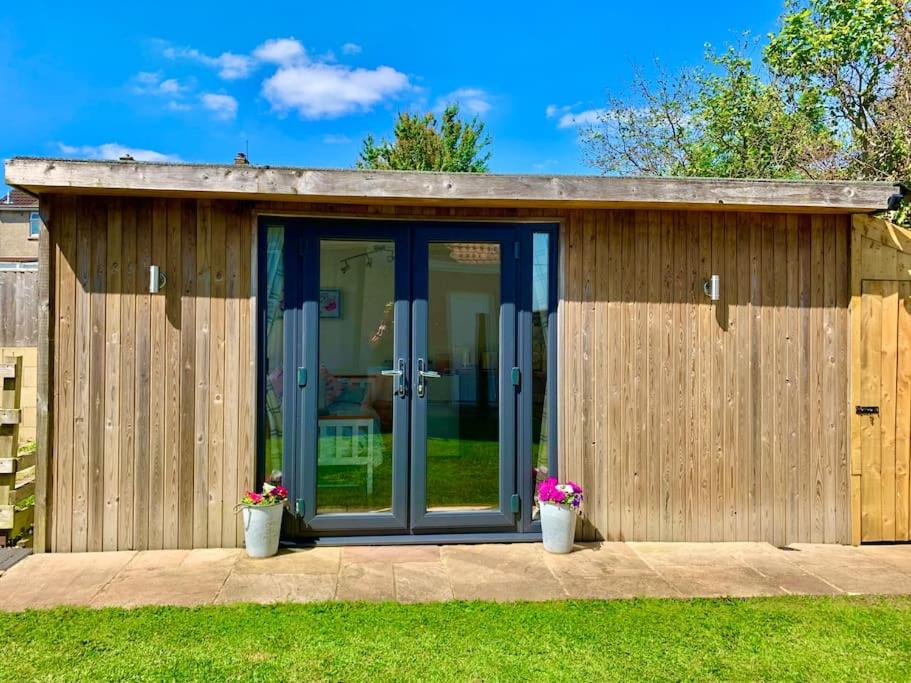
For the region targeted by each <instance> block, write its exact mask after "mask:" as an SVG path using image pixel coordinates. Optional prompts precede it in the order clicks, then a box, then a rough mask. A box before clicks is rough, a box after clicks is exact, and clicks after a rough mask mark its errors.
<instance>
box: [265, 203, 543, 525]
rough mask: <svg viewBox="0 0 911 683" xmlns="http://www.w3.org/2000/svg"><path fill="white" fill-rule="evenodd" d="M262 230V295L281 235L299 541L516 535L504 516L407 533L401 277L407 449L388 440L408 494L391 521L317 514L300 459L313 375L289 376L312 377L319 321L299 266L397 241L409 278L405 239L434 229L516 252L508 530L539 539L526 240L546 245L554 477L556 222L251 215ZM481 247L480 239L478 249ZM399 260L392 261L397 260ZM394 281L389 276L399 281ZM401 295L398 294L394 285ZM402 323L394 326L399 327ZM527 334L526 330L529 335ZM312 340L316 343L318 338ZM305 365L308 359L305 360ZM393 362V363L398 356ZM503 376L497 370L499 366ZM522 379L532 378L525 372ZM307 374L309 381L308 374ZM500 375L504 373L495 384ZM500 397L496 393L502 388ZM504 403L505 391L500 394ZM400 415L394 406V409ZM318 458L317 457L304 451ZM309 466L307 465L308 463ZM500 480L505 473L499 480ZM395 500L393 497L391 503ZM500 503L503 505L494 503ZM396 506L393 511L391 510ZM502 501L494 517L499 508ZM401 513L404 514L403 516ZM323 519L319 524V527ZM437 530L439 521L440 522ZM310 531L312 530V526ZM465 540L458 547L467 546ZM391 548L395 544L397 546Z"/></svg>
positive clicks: (288, 434)
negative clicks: (329, 244)
mask: <svg viewBox="0 0 911 683" xmlns="http://www.w3.org/2000/svg"><path fill="white" fill-rule="evenodd" d="M258 222H259V228H260V230H259V233H260V236H259V240H260V248H259V249H258V250H257V251H258V255H259V256H258V270H259V273H260V275H259V278H260V287H261V288H262V289H261V291H262V292H265V291H266V281H265V277H266V265H265V255H266V249H265V234H266V228H267V227H268V226H270V225H271V226H274V225H276V224H281V225H282V226H283V227H284V228H285V239H284V244H285V246H284V250H285V263H286V267H285V310H284V316H283V317H284V344H285V345H284V351H283V356H284V360H283V365H284V367H285V369H286V371H285V372H284V374H283V376H284V382H283V395H284V399H283V403H284V411H283V413H284V427H283V433H284V439H283V447H284V448H283V472H284V481H285V482H286V485H288V486H289V488H290V489H291V496H292V499H294V503H295V504H293V505H292V510H293V511H294V512H295V513H297V515H298V516H299V517H300V518H301V520H302V521H304V522H307V525H306V526H305V527H302V528H300V529H299V532H300V533H302V534H303V535H304V536H305V537H306V536H312V537H316V538H317V539H319V538H324V539H331V538H333V537H335V538H341V537H344V536H352V537H354V536H357V537H358V538H365V536H363V534H371V533H376V534H381V535H382V536H377V537H376V538H387V539H391V541H390V542H414V541H408V540H407V539H414V538H420V537H421V536H425V537H427V538H436V539H444V540H445V539H450V540H456V539H458V538H460V537H461V536H460V535H459V534H460V532H463V531H464V532H468V534H470V537H471V538H482V537H483V538H488V537H489V538H494V537H497V534H500V535H502V536H503V537H504V538H506V537H507V536H509V537H510V538H512V537H513V536H516V534H515V533H510V532H509V529H506V530H505V531H504V527H503V526H500V523H502V522H504V520H503V518H502V516H499V518H497V519H494V520H493V521H494V526H491V527H485V528H475V527H471V528H467V529H466V528H463V527H462V526H461V525H460V524H458V520H454V521H455V522H457V525H456V526H450V527H442V526H440V527H436V526H433V527H427V528H426V529H413V528H412V527H411V524H410V516H411V504H412V501H413V496H411V495H409V494H410V481H411V463H410V459H411V452H410V451H411V448H410V446H411V429H410V419H411V409H410V400H411V396H412V393H413V378H412V377H411V375H410V370H411V367H412V365H411V363H412V362H413V358H412V355H413V354H412V353H411V348H410V344H411V331H410V329H409V327H410V324H411V315H412V310H411V308H412V295H411V282H412V275H411V273H410V272H408V273H407V274H406V276H405V279H404V282H405V283H406V284H405V285H404V291H403V293H402V294H401V297H400V295H399V292H398V291H397V293H396V302H395V316H396V326H395V327H396V335H397V336H396V341H395V346H396V351H397V353H398V351H399V349H400V341H399V338H398V334H399V332H401V333H402V334H403V336H404V337H405V338H406V339H407V344H408V345H409V347H408V349H407V351H406V356H405V357H406V358H407V359H408V368H407V369H408V371H409V375H408V377H407V378H406V380H407V381H406V387H407V396H406V397H403V400H404V401H405V403H406V404H409V405H408V406H406V407H405V408H404V409H403V410H401V411H400V412H402V413H404V414H405V418H404V419H405V421H406V426H405V427H404V429H400V432H401V434H397V437H398V436H401V437H402V438H404V439H405V440H406V445H405V447H404V448H402V447H399V446H398V444H399V440H398V438H397V439H396V440H395V443H396V449H395V450H396V452H398V453H400V454H404V455H403V456H402V457H404V458H405V464H404V466H400V467H398V468H396V469H395V470H394V482H393V487H394V489H396V490H398V488H396V487H404V490H405V494H404V495H403V496H400V497H399V498H398V499H394V504H393V507H394V510H395V511H394V512H393V513H391V514H385V513H333V514H331V515H319V516H318V515H316V514H315V511H316V505H315V502H316V487H315V481H316V477H315V474H316V472H315V467H316V458H315V457H313V458H309V459H308V458H305V457H303V456H304V455H305V453H304V447H305V444H310V443H313V444H314V445H313V448H315V441H314V439H315V434H316V432H317V426H316V420H315V419H314V420H312V422H313V424H312V425H308V420H306V419H304V417H305V415H306V414H308V413H309V414H312V415H314V416H315V415H316V412H317V411H316V405H317V387H316V385H317V382H316V377H318V374H317V375H311V378H313V381H310V382H308V384H310V389H309V392H308V390H307V389H308V388H307V387H303V388H301V387H299V386H298V384H297V378H296V373H295V372H294V370H295V369H296V368H298V367H304V363H305V361H306V363H307V364H308V365H307V367H308V369H309V368H315V369H316V372H317V373H318V362H319V359H318V343H317V344H313V343H311V344H309V345H308V344H305V343H304V342H305V339H306V337H305V336H304V335H305V333H306V334H316V335H318V329H319V328H318V325H319V317H318V316H319V313H318V306H317V302H316V301H315V300H306V299H305V297H304V288H305V282H304V280H306V279H307V278H312V280H311V282H310V283H309V284H306V286H308V287H310V289H313V287H314V285H313V283H314V282H315V283H316V284H315V287H316V289H317V290H318V282H319V274H318V272H317V271H316V269H310V270H311V272H307V273H305V272H303V271H304V270H305V269H304V268H301V266H302V265H304V263H305V261H304V259H305V258H307V255H306V254H307V253H314V252H315V249H314V247H315V246H318V240H319V239H320V237H323V238H327V239H332V238H349V239H370V238H372V237H376V238H377V239H386V238H388V237H387V236H390V235H395V236H396V237H395V239H397V240H401V241H402V242H401V244H402V245H403V246H401V247H399V244H400V242H398V241H397V243H396V244H397V247H396V248H397V249H399V248H401V249H402V251H401V252H400V253H401V254H402V257H401V258H397V259H396V260H397V262H401V263H402V264H403V266H404V267H405V268H406V269H410V268H411V263H412V260H413V256H412V255H413V252H414V249H413V248H412V237H413V235H415V234H416V233H417V231H418V230H420V229H422V228H437V229H440V230H444V231H449V230H456V231H457V232H458V239H459V240H461V241H466V240H470V239H471V236H472V233H474V234H475V235H478V234H480V233H478V232H476V231H477V230H481V231H484V230H490V229H494V230H499V231H503V232H504V233H512V234H513V235H514V236H515V237H514V238H515V243H516V244H517V245H519V246H517V247H516V248H517V250H518V251H517V252H516V254H517V260H516V261H515V263H514V264H513V265H514V267H515V272H514V275H515V277H514V278H513V279H512V282H513V283H514V286H515V288H516V289H515V296H514V297H513V304H514V317H515V321H516V325H515V326H514V329H515V330H516V334H515V344H516V349H515V361H514V363H515V364H516V365H517V366H518V367H520V368H521V373H522V374H521V377H522V381H521V386H520V387H519V388H518V390H517V400H516V409H515V412H514V414H513V419H514V423H513V427H512V430H511V433H512V434H513V435H514V437H513V438H514V442H515V447H514V448H515V450H514V458H513V467H512V469H513V472H514V477H513V481H514V482H515V484H514V490H515V491H516V492H517V493H518V495H519V496H520V504H521V510H520V513H519V514H518V515H513V516H512V517H511V519H510V523H509V527H510V529H516V528H517V529H518V534H519V535H520V536H521V535H522V534H530V535H532V536H535V535H539V534H540V523H539V522H537V521H535V520H532V518H531V509H532V502H533V494H534V491H533V482H532V479H531V476H530V472H531V464H532V463H531V449H530V444H531V435H532V431H531V430H532V426H531V416H532V412H531V409H532V396H531V382H530V381H529V380H530V368H531V360H530V355H531V327H530V324H531V285H532V240H533V234H534V233H537V232H544V233H548V234H549V236H550V243H549V246H550V262H549V272H550V279H549V284H548V286H549V314H548V325H549V330H548V334H549V336H548V363H547V365H548V378H549V383H550V387H549V393H548V398H547V400H548V409H549V419H548V425H549V426H548V430H549V432H548V441H549V446H548V453H549V466H550V472H551V473H552V474H553V475H554V476H556V475H557V410H556V409H557V391H556V386H557V343H558V340H557V325H556V322H557V300H558V286H559V278H558V275H557V272H558V271H557V269H558V263H559V248H560V245H559V233H560V229H559V221H556V220H546V221H545V220H541V221H538V220H531V221H511V220H509V219H505V220H499V219H493V220H490V221H461V220H453V219H445V218H443V219H433V218H430V219H420V218H417V219H415V218H407V219H394V220H387V219H377V218H369V217H344V216H338V217H324V216H306V215H292V216H289V215H273V214H269V213H263V214H260V215H259V216H258ZM480 241H483V240H480ZM397 256H398V255H397ZM397 268H398V265H397ZM398 278H399V275H398V274H397V275H396V279H397V280H398ZM397 290H398V285H397ZM264 315H265V307H264V306H260V307H259V318H260V320H259V322H258V326H259V328H260V332H259V336H258V338H259V340H260V341H259V342H258V344H260V346H261V348H260V352H259V353H258V356H259V361H258V362H259V364H260V368H262V367H263V363H264V362H265V361H264V357H263V355H262V350H263V348H264V346H265V345H264V344H263V342H262V339H263V337H262V334H264V332H263V330H264ZM399 321H401V324H400V323H399ZM526 328H527V329H526ZM315 338H316V339H317V340H318V336H316V337H315ZM305 356H306V358H305ZM397 357H398V356H397ZM501 367H503V364H502V363H501ZM526 370H528V371H529V372H526ZM308 374H310V373H308ZM502 374H504V373H502V372H501V375H502ZM259 378H260V379H258V381H257V384H258V389H257V392H258V394H257V400H258V402H259V404H260V405H263V404H264V395H263V388H262V385H263V382H262V381H261V378H262V374H260V375H259ZM501 389H502V387H501ZM501 395H503V394H502V391H501ZM398 407H399V406H396V408H398ZM263 423H264V421H261V420H258V430H259V438H258V440H257V441H258V446H257V448H258V458H257V479H258V480H259V481H263V480H264V479H265V472H264V471H263V468H262V463H263V462H264V450H265V433H264V432H263V431H262V429H263V428H262V425H263ZM312 452H315V451H311V453H312ZM308 460H309V461H312V462H308ZM501 474H502V472H501ZM394 495H395V494H394ZM501 498H502V496H501ZM396 501H397V502H398V505H396ZM503 502H504V501H502V500H501V501H500V506H501V510H503V509H507V508H504V507H503ZM399 506H404V509H403V510H402V511H401V512H400V508H399ZM317 517H320V519H317ZM441 521H444V520H441ZM314 522H315V524H313V523H314ZM468 537H469V535H466V536H465V538H468ZM395 539H400V540H399V541H396V540H395Z"/></svg>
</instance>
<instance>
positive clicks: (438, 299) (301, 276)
mask: <svg viewBox="0 0 911 683" xmlns="http://www.w3.org/2000/svg"><path fill="white" fill-rule="evenodd" d="M293 235H294V238H293V239H292V240H286V252H285V259H286V263H293V264H294V265H295V266H297V267H286V273H287V275H286V277H287V285H286V287H287V289H286V297H288V299H289V300H288V301H287V302H285V304H286V305H285V309H286V313H287V317H286V321H285V330H286V332H285V337H284V345H285V350H284V355H285V358H286V359H293V366H292V367H293V368H294V369H295V370H296V371H295V372H293V373H291V372H288V371H286V373H285V375H284V387H285V393H286V399H285V411H284V425H285V427H284V445H283V448H284V450H283V452H284V457H283V463H284V467H283V469H284V471H285V481H287V482H289V483H291V485H292V493H293V496H294V498H295V499H296V501H297V511H298V513H299V515H300V516H301V517H302V520H303V522H304V523H305V526H306V528H307V529H309V530H312V531H313V532H318V533H326V534H340V535H341V534H358V535H360V534H369V533H431V532H459V531H476V530H490V531H510V530H515V529H516V528H517V525H518V521H517V520H518V516H517V514H516V513H517V512H518V507H517V505H518V498H517V488H518V487H517V472H516V409H517V403H518V394H517V387H518V367H517V343H516V315H517V313H516V299H517V296H516V289H517V260H518V256H519V247H518V244H519V242H518V232H517V230H516V229H515V228H512V227H503V226H496V225H491V226H486V225H483V224H411V223H404V222H403V223H392V222H379V221H341V220H335V219H307V220H306V221H304V220H301V221H300V229H299V230H295V231H294V232H293ZM289 245H290V246H289Z"/></svg>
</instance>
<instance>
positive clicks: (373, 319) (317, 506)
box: [301, 221, 410, 531]
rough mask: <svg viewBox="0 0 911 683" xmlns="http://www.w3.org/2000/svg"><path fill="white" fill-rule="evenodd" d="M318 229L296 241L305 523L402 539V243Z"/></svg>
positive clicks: (382, 233)
mask: <svg viewBox="0 0 911 683" xmlns="http://www.w3.org/2000/svg"><path fill="white" fill-rule="evenodd" d="M316 227H317V229H316V230H312V231H311V232H308V233H307V234H306V235H305V236H304V237H302V239H303V240H304V242H305V244H304V245H303V248H302V253H303V254H304V259H303V264H304V268H302V271H303V272H304V275H303V277H304V279H305V286H304V288H305V290H306V294H305V297H304V299H305V301H306V302H307V304H305V306H304V309H305V312H304V318H305V322H304V326H303V327H304V329H303V334H302V339H303V344H302V346H303V348H304V349H305V351H304V354H303V355H304V359H303V363H302V368H304V370H305V375H306V390H305V391H306V395H307V398H306V400H305V401H304V405H305V407H304V410H303V411H302V415H301V420H302V424H303V433H304V437H303V439H302V444H303V447H302V453H301V456H302V458H303V460H304V462H305V467H304V468H303V479H302V481H301V489H302V490H304V491H306V496H305V498H306V501H305V503H306V504H305V514H304V518H305V520H306V521H307V523H308V525H309V526H310V527H311V528H313V529H323V530H337V531H357V530H365V531H367V530H379V529H401V530H404V529H405V528H407V495H408V492H407V482H408V397H407V387H406V385H405V380H406V377H405V372H406V370H407V368H406V364H407V360H408V346H409V343H410V339H409V336H410V335H409V314H410V311H409V302H408V267H409V263H408V258H407V256H408V253H409V252H408V247H407V235H406V234H404V232H403V231H398V230H395V229H394V228H377V229H376V230H369V231H368V230H365V229H364V228H363V227H362V226H361V227H360V229H358V228H357V227H354V226H352V228H351V229H349V230H345V228H344V226H339V225H338V224H337V223H333V222H332V221H321V222H320V223H318V224H317V226H316ZM403 254H404V255H405V256H404V257H403Z"/></svg>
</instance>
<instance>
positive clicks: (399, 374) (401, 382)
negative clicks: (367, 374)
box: [380, 358, 407, 398]
mask: <svg viewBox="0 0 911 683" xmlns="http://www.w3.org/2000/svg"><path fill="white" fill-rule="evenodd" d="M380 374H382V375H385V376H386V377H395V378H396V380H395V389H394V390H393V391H392V395H393V396H400V397H401V398H405V393H406V391H407V388H406V385H405V359H404V358H399V367H398V369H397V370H382V371H381V372H380Z"/></svg>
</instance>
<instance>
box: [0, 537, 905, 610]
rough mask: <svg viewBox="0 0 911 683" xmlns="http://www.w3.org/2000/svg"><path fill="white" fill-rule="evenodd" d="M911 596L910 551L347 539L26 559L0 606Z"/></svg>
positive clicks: (1, 584)
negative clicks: (273, 549)
mask: <svg viewBox="0 0 911 683" xmlns="http://www.w3.org/2000/svg"><path fill="white" fill-rule="evenodd" d="M786 594H806V595H837V594H911V546H902V545H890V546H862V547H848V546H837V545H795V546H791V547H788V548H786V549H778V548H775V547H773V546H771V545H767V544H764V543H601V544H580V545H578V546H577V549H576V551H575V552H573V553H572V554H571V555H564V556H559V555H550V554H548V553H545V552H544V550H543V548H542V546H541V545H540V544H514V545H451V546H370V547H368V546H356V547H355V546H349V547H317V548H309V549H304V550H295V551H283V552H282V553H280V554H279V555H278V556H276V557H274V558H270V559H266V560H251V559H249V558H247V557H245V556H244V554H243V551H242V550H220V549H206V550H159V551H146V552H108V553H74V554H56V555H53V554H45V555H34V556H31V557H28V558H26V559H25V560H23V561H22V562H20V563H18V564H17V565H15V566H14V567H12V568H11V569H10V570H8V571H7V572H6V573H5V574H4V575H2V576H0V609H3V610H7V611H19V610H23V609H27V608H48V607H54V606H57V605H83V606H91V607H109V606H120V607H138V606H141V605H182V606H195V605H207V604H225V603H233V602H258V603H271V602H312V601H323V600H370V601H382V600H397V601H400V602H432V601H443V600H452V599H457V600H497V601H508V600H552V599H570V598H605V599H611V598H631V597H682V598H687V597H719V596H732V597H752V596H768V595H786Z"/></svg>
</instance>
